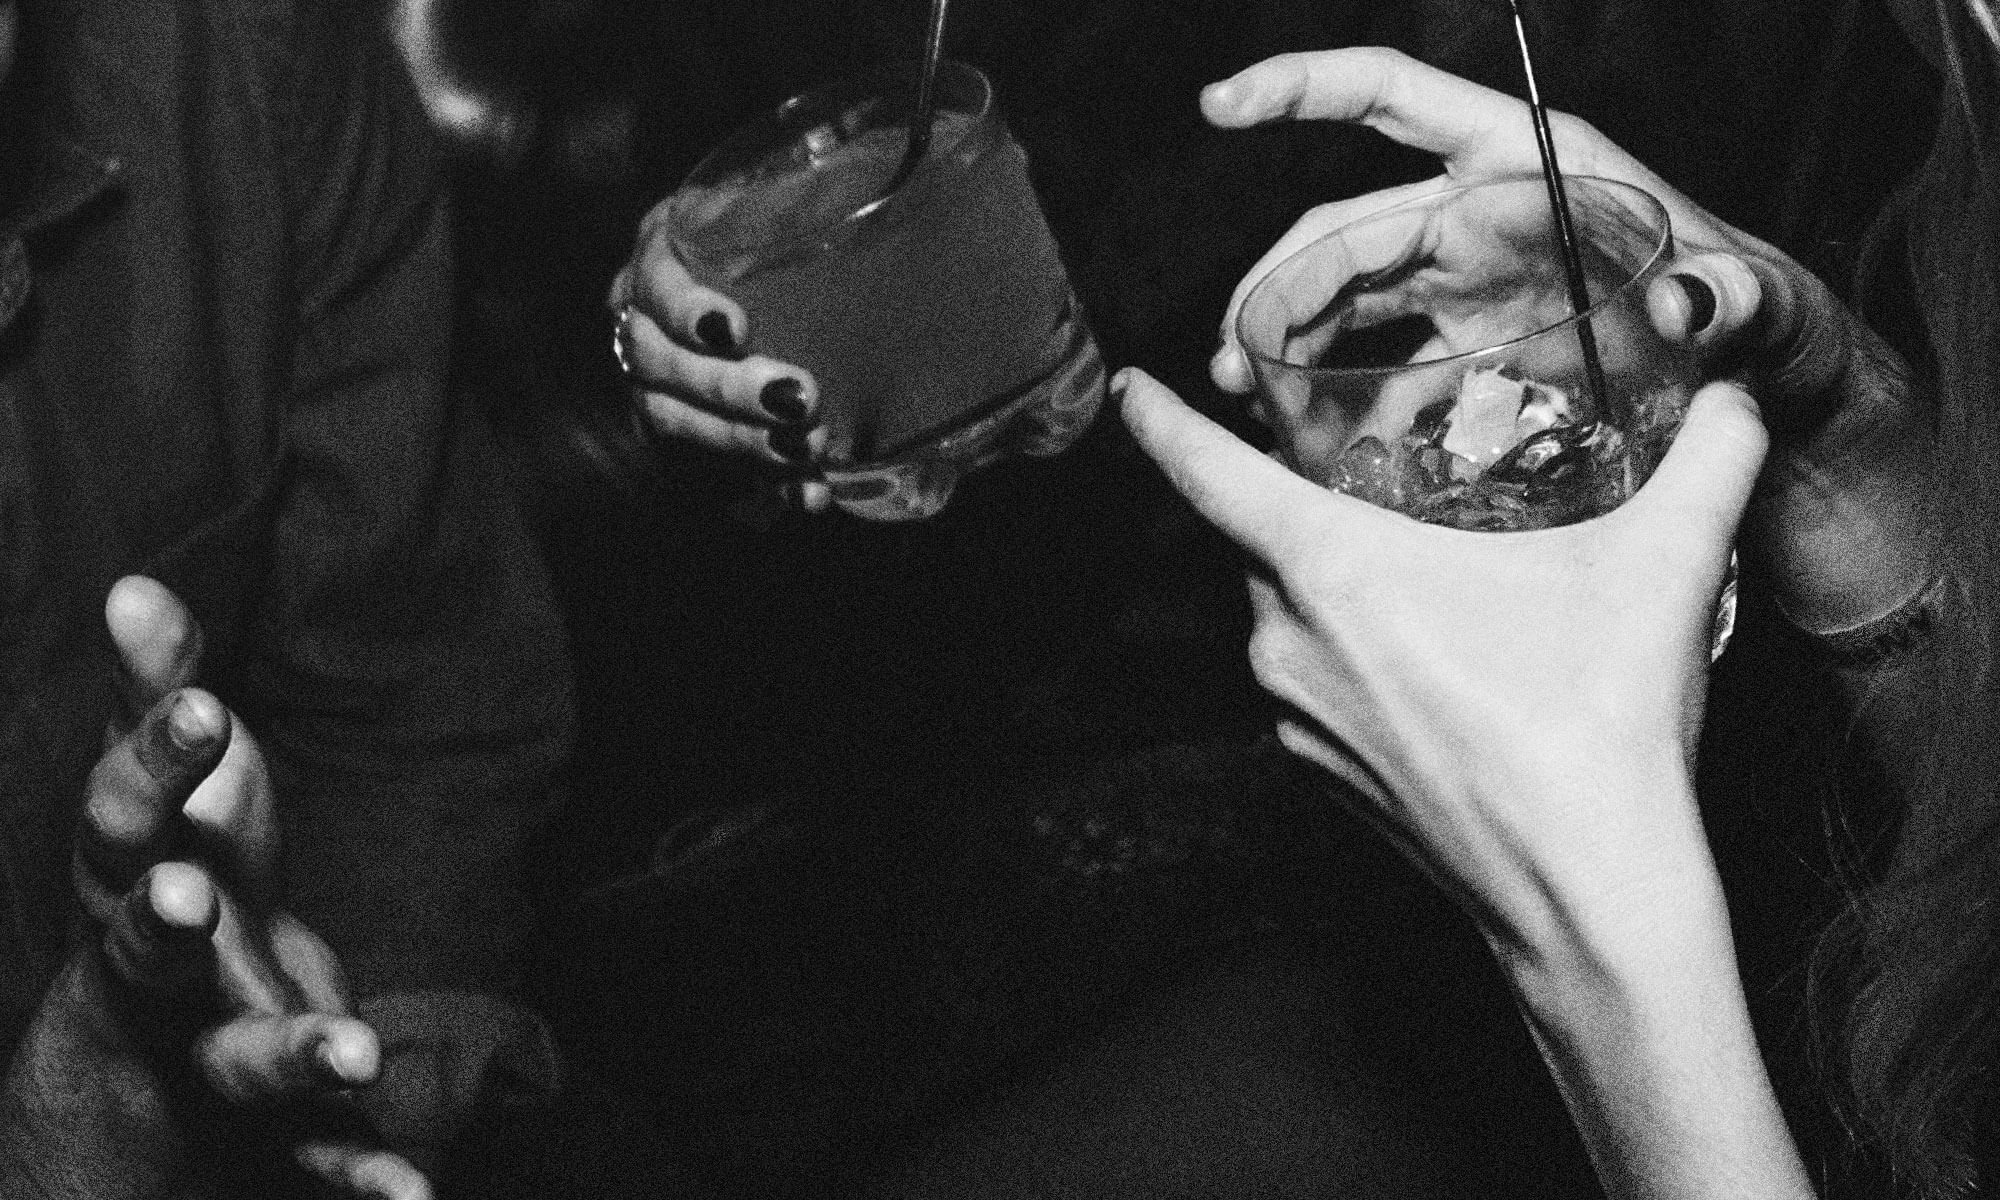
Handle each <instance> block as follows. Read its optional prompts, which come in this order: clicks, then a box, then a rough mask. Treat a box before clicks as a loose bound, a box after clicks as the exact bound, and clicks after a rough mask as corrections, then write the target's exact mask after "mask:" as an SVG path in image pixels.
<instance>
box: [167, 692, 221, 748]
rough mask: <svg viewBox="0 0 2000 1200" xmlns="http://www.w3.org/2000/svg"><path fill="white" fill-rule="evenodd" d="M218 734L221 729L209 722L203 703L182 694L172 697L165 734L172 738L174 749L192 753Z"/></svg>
mask: <svg viewBox="0 0 2000 1200" xmlns="http://www.w3.org/2000/svg"><path fill="white" fill-rule="evenodd" d="M220 734H221V731H220V730H218V729H216V728H215V727H214V725H213V724H211V722H210V720H209V714H208V713H207V712H206V711H204V706H203V705H199V704H196V703H194V702H193V701H191V700H189V699H188V698H187V696H186V695H184V694H183V695H177V696H175V697H174V705H173V708H172V710H171V711H169V712H168V714H167V736H168V737H170V738H172V739H173V742H174V748H175V749H176V750H179V751H181V752H182V753H184V754H192V753H194V752H195V751H197V750H200V749H202V748H204V747H206V746H207V745H208V744H209V743H210V742H213V741H214V740H215V739H216V738H217V737H218V736H220Z"/></svg>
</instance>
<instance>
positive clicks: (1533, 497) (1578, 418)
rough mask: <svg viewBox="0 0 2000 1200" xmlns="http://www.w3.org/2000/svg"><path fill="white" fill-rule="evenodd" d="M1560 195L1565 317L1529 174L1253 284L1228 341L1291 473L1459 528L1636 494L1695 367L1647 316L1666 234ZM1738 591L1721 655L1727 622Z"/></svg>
mask: <svg viewBox="0 0 2000 1200" xmlns="http://www.w3.org/2000/svg"><path fill="white" fill-rule="evenodd" d="M1565 185H1566V190H1567V192H1568V195H1569V201H1570V207H1571V214H1572V218H1573V222H1572V224H1573V226H1574V229H1575V231H1576V238H1577V241H1578V243H1579V245H1578V249H1579V252H1580V254H1581V258H1582V265H1583V269H1584V275H1585V279H1586V281H1587V287H1588V292H1589V297H1590V306H1589V308H1588V309H1587V310H1586V311H1584V312H1583V313H1582V314H1580V315H1578V314H1574V313H1573V310H1572V306H1571V301H1570V294H1569V291H1568V288H1567V286H1566V282H1565V276H1564V271H1563V261H1562V255H1561V248H1560V244H1559V242H1558V240H1557V236H1556V232H1555V228H1554V222H1553V220H1552V219H1551V213H1550V209H1549V198H1548V191H1547V188H1546V186H1545V183H1544V181H1543V180H1542V178H1541V177H1540V176H1529V177H1519V178H1508V179H1500V180H1494V181H1490V182H1485V183H1478V184H1472V185H1469V186H1464V187H1457V188H1452V189H1449V190H1445V191H1440V192H1437V193H1434V194H1432V195H1428V196H1424V197H1421V198H1418V199H1415V200H1410V201H1406V202H1404V203H1402V204H1398V205H1395V206H1393V207H1390V208H1387V209H1384V210H1382V211H1380V212H1377V213H1374V214H1371V215H1369V216H1366V217H1362V218H1360V219H1358V220H1356V221H1354V222H1352V223H1351V224H1348V225H1345V226H1343V227H1341V228H1339V229H1337V230H1335V231H1333V232H1332V233H1329V234H1327V235H1325V236H1324V237H1321V238H1319V239H1318V240H1317V241H1314V242H1312V243H1311V244H1309V245H1307V246H1306V247H1304V248H1303V249H1301V250H1299V251H1298V252H1297V253H1295V254H1293V255H1292V256H1291V257H1289V258H1287V259H1286V260H1285V261H1284V262H1282V263H1280V264H1279V265H1278V266H1277V267H1276V268H1275V269H1274V270H1272V271H1271V272H1270V273H1269V274H1268V275H1266V276H1265V277H1264V278H1263V279H1262V280H1261V281H1259V282H1258V284H1257V285H1256V287H1255V288H1253V289H1252V290H1251V292H1250V294H1249V296H1247V297H1246V298H1245V300H1244V302H1243V305H1242V307H1241V309H1240V310H1239V312H1238V314H1237V319H1236V333H1237V338H1238V340H1239V341H1240V343H1241V344H1242V346H1243V349H1244V351H1245V353H1246V354H1247V356H1248V358H1249V361H1250V365H1251V370H1252V372H1253V373H1254V375H1255V378H1256V384H1257V386H1256V395H1255V401H1254V403H1255V405H1256V411H1257V415H1258V416H1259V417H1260V418H1261V419H1262V420H1263V421H1264V422H1265V423H1266V424H1268V425H1269V426H1270V427H1271V429H1272V431H1273V432H1274V434H1275V435H1276V440H1277V448H1278V452H1279V454H1280V455H1281V456H1282V457H1283V458H1284V461H1285V462H1286V463H1287V464H1288V465H1289V466H1290V467H1291V468H1292V469H1293V470H1295V471H1297V472H1298V473H1299V474H1301V475H1303V476H1305V477H1306V478H1308V479H1312V480H1314V481H1316V482H1319V483H1321V484H1324V485H1325V486H1327V487H1330V488H1333V489H1335V490H1337V491H1341V492H1345V493H1347V494H1349V495H1352V496H1355V497H1357V498H1359V499H1363V500H1367V501H1369V502H1371V503H1374V504H1378V505H1381V506H1382V507H1385V508H1390V509H1394V510H1395V511H1397V512H1400V513H1404V514H1406V515H1408V516H1411V517H1415V518H1416V519H1418V520H1421V521H1427V522H1430V523H1432V524H1437V525H1448V526H1452V527H1455V528H1459V529H1471V530H1529V529H1544V528H1549V527H1551V526H1557V525H1566V524H1569V523H1571V522H1575V521H1581V520H1585V519H1587V518H1590V517H1594V516H1597V515H1599V514H1601V513H1604V512H1607V511H1609V510H1610V509H1612V508H1615V507H1617V506H1618V505H1619V504H1621V503H1623V502H1624V501H1625V500H1626V499H1627V498H1629V497H1630V496H1631V495H1632V494H1633V493H1634V492H1635V491H1637V490H1638V488H1639V486H1640V485H1641V484H1643V483H1644V482H1645V481H1646V478H1647V477H1648V476H1649V475H1651V474H1652V472H1653V469H1654V468H1655V467H1656V466H1658V465H1659V462H1660V460H1661V459H1662V458H1663V457H1664V456H1665V455H1666V452H1667V447H1668V445H1669V444H1670V443H1671V442H1672V440H1673V436H1674V433H1675V431H1676V430H1678V429H1679V428H1680V423H1681V418H1682V416H1683V415H1684V414H1685V413H1686V411H1687V404H1688V400H1689V398H1690V397H1691V396H1692V395H1693V394H1694V391H1695V388H1696V387H1697V386H1699V383H1700V376H1699V372H1698V364H1697V363H1696V361H1695V359H1694V357H1693V356H1692V355H1691V354H1689V353H1688V352H1687V351H1686V350H1685V349H1683V348H1681V347H1680V346H1677V345H1675V344H1673V343H1670V342H1668V341H1666V340H1665V339H1663V338H1661V337H1660V336H1659V334H1658V333H1657V332H1655V330H1654V328H1653V325H1652V322H1651V321H1650V320H1649V319H1648V318H1647V315H1646V289H1647V286H1648V285H1649V284H1650V283H1651V282H1652V280H1653V279H1654V277H1655V276H1657V275H1658V274H1660V273H1661V272H1662V271H1664V270H1665V269H1666V266H1667V264H1668V263H1669V262H1670V261H1671V260H1672V258H1673V233H1672V229H1671V227H1670V225H1669V222H1668V220H1667V213H1666V210H1665V209H1664V208H1662V207H1661V205H1660V203H1659V201H1658V200H1656V199H1654V198H1653V197H1652V196H1651V195H1648V194H1647V193H1646V192H1644V191H1642V190H1640V189H1639V188H1636V187H1632V186H1630V185H1627V184H1623V183H1617V182H1614V181H1611V180H1606V179H1595V178H1589V177H1566V178H1565ZM1586 338H1587V339H1588V342H1589V345H1590V347H1591V351H1590V353H1591V354H1594V357H1595V358H1596V360H1597V362H1598V364H1599V367H1600V371H1599V372H1598V377H1596V378H1594V377H1593V373H1592V371H1591V370H1590V369H1589V367H1588V365H1587V359H1588V357H1589V355H1587V353H1586V349H1585V346H1586ZM1600 383H1601V391H1600V386H1599V385H1600ZM1731 578H1732V582H1731V584H1730V586H1729V588H1728V589H1727V590H1726V591H1725V593H1724V596H1723V603H1722V604H1721V605H1720V606H1719V608H1718V611H1717V615H1716V630H1715V642H1714V649H1715V651H1716V652H1717V653H1720V651H1721V647H1722V645H1723V643H1724V642H1725V641H1726V640H1727V638H1728V634H1729V630H1730V628H1731V626H1732V625H1733V623H1734V618H1735V586H1734V582H1733V579H1734V576H1733V572H1732V577H1731Z"/></svg>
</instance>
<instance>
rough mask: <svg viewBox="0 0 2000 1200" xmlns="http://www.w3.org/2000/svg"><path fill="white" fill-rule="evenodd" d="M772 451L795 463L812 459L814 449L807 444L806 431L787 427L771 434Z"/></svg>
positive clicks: (775, 430)
mask: <svg viewBox="0 0 2000 1200" xmlns="http://www.w3.org/2000/svg"><path fill="white" fill-rule="evenodd" d="M769 440H770V443H771V449H772V450H775V451H776V452H777V453H778V455H779V457H781V458H787V459H790V460H791V461H793V462H804V461H806V460H807V459H809V458H811V457H812V447H811V446H809V445H807V444H806V431H805V430H803V429H793V428H790V427H785V428H781V429H773V430H772V431H771V433H770V439H769Z"/></svg>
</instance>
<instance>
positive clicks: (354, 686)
mask: <svg viewBox="0 0 2000 1200" xmlns="http://www.w3.org/2000/svg"><path fill="white" fill-rule="evenodd" d="M355 10H359V13H358V14H357V12H356V11H355ZM372 10H373V6H369V5H341V4H324V5H305V6H302V11H301V13H300V15H299V18H298V24H297V26H296V29H295V34H296V43H295V47H294V54H293V56H292V58H293V70H292V71H291V72H290V73H289V75H288V76H286V77H284V78H281V79H280V80H279V82H278V85H277V86H278V87H279V88H280V89H281V90H283V91H285V92H286V95H285V96H284V97H283V99H282V101H281V103H280V104H279V105H278V106H277V109H276V111H277V112H279V113H280V114H281V116H280V120H281V121H287V122H288V124H289V128H288V129H287V130H285V131H284V132H283V133H281V135H280V137H279V139H278V142H277V144H278V145H279V146H280V147H281V153H282V154H284V155H285V156H286V157H287V158H288V160H289V161H288V162H287V164H286V166H287V174H286V176H285V178H287V179H288V180H289V181H291V186H292V187H293V189H294V191H293V194H292V204H293V216H292V229H293V235H292V244H291V247H290V250H291V254H292V259H293V261H292V267H291V277H292V279H293V280H294V291H295V294H294V296H293V300H294V303H295V312H296V317H297V332H296V339H295V344H294V350H293V358H292V362H291V370H290V387H289V389H288V396H287V399H286V403H285V407H284V412H283V415H282V418H281V421H282V427H281V431H280V440H281V443H282V446H283V451H282V453H283V464H284V465H283V468H282V469H283V471H284V483H283V485H282V486H281V487H280V489H278V491H277V492H276V493H275V495H276V501H275V505H276V506H275V509H274V511H273V513H272V516H271V522H272V524H271V526H270V529H271V533H270V542H269V560H268V570H269V574H268V577H267V584H266V587H265V590H264V595H263V599H262V601H261V603H260V606H259V612H258V614H257V621H256V633H255V635H254V647H253V649H252V651H251V652H250V654H249V656H248V658H247V663H246V669H245V671H244V674H243V680H242V688H241V690H240V691H238V692H234V693H232V699H234V700H236V701H237V702H238V703H239V705H241V707H242V708H243V710H244V716H245V718H246V721H247V723H248V724H249V725H250V726H251V728H252V729H254V730H255V731H256V732H257V734H258V735H259V736H260V737H261V738H262V739H263V740H264V744H265V747H266V749H267V751H268V752H269V754H270V757H271V759H272V761H273V766H274V771H275V773H276V774H277V776H278V778H279V783H280V786H281V789H282V790H281V802H282V806H283V812H284V814H285V826H286V828H285V835H286V846H287V851H286V854H287V884H288V889H289V897H290V901H291V903H292V905H293V907H294V908H295V909H296V910H297V911H298V913H299V915H300V916H301V917H303V918H304V919H306V920H307V921H308V922H309V923H311V924H313V925H314V926H315V927H317V928H318V929H319V930H320V931H321V932H322V933H323V934H324V935H325V936H326V937H327V938H328V940H329V941H330V942H331V943H332V944H333V946H334V948H335V949H336V950H337V951H339V952H340V953H341V955H342V958H343V960H344V961H345V962H346V964H347V966H348V969H349V971H350V974H351V976H352V978H353V980H354V983H355V985H356V990H357V992H358V993H360V994H361V995H363V996H366V995H368V994H370V993H373V992H378V991H382V990H387V989H390V988H392V987H393V988H394V989H396V990H405V991H407V990H412V989H440V988H472V989H479V988H485V987H491V986H494V985H496V984H498V983H499V982H501V981H502V980H504V979H505V977H506V975H507V972H508V960H509V955H510V951H511V948H512V946H513V944H514V940H515V939H514V932H515V925H516V922H517V917H518V909H519V904H518V863H517V859H518V855H519V851H520V844H521V839H522V836H523V834H524V831H525V829H526V828H527V827H528V825H529V824H530V823H531V822H532V820H533V818H534V817H535V816H536V814H537V813H538V811H539V809H540V808H541V807H542V805H543V804H544V803H545V798H546V796H547V795H548V793H549V777H550V774H551V772H552V770H553V768H554V767H555V765H556V764H557V763H558V762H559V760H560V759H561V757H562V755H563V754H564V753H565V751H566V749H567V745H568V740H569V737H570V726H571V700H570V677H569V672H568V667H567V656H566V652H565V647H564V645H563V639H562V635H561V626H560V623H559V621H558V619H557V617H556V615H555V611H554V607H553V603H552V600H551V597H550V594H549V589H548V587H547V583H546V580H545V579H544V577H543V574H542V568H541V565H540V562H539V559H538V557H537V555H536V553H535V550H534V547H533V546H532V544H531V542H530V540H529V538H528V536H527V533H526V530H525V528H524V525H523V523H522V521H521V519H520V517H519V514H518V513H517V511H516V508H515V505H514V503H513V501H512V498H511V497H510V495H509V494H508V491H507V488H506V482H505V478H504V476H503V474H502V472H501V471H500V469H499V464H498V461H497V457H496V453H495V450H494V448H493V445H492V443H491V441H490V437H489V434H488V431H487V429H486V428H485V425H484V422H483V419H482V417H481V415H480V413H479V412H478V411H477V410H476V408H475V407H474V406H472V405H470V404H468V403H466V402H464V401H462V400H459V399H456V398H454V396H453V393H452V389H451V386H450V346H449V340H450V327H451V321H450V310H451V262H450V231H449V214H448V209H447V203H446V198H445V191H444V187H443V180H442V179H441V177H440V171H439V168H438V161H437V159H438V156H437V152H436V148H435V146H434V144H433V142H432V140H431V136H430V133H429V131H428V129H427V127H426V126H425V125H424V123H423V120H422V117H421V115H420V112H419V110H418V108H417V106H416V103H415V98H414V96H413V95H412V94H411V92H410V89H409V86H408V84H407V81H406V80H405V78H404V76H403V74H402V72H401V68H400V65H399V63H398V62H397V61H396V60H395V58H394V57H393V54H392V53H391V51H390V50H389V48H388V46H387V45H386V42H385V40H384V39H383V38H382V37H381V36H380V34H379V33H378V31H377V30H376V28H375V27H374V24H373V22H372V21H370V20H367V19H366V14H367V13H370V12H372Z"/></svg>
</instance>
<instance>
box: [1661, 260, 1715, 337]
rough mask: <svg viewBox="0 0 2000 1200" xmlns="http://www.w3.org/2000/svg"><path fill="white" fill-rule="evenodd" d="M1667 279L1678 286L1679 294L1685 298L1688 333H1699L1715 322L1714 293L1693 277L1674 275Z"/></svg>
mask: <svg viewBox="0 0 2000 1200" xmlns="http://www.w3.org/2000/svg"><path fill="white" fill-rule="evenodd" d="M1667 278H1669V279H1671V280H1673V281H1674V282H1675V283H1677V284H1679V285H1680V288H1681V294H1682V295H1684V296H1686V297H1687V302H1688V332H1689V333H1700V332H1701V331H1702V330H1704V329H1707V328H1708V323H1709V322H1710V321H1713V320H1715V292H1714V291H1713V290H1711V289H1710V288H1709V286H1708V284H1706V283H1704V282H1702V281H1701V280H1700V279H1697V278H1695V277H1694V276H1693V275H1682V274H1679V273H1675V274H1672V275H1669V276H1667Z"/></svg>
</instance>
